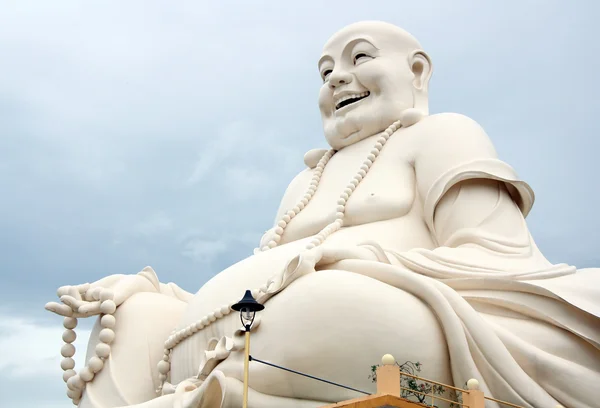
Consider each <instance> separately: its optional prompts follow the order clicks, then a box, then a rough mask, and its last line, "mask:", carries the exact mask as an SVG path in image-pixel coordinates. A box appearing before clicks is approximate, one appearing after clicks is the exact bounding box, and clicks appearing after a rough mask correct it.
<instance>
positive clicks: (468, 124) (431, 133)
mask: <svg viewBox="0 0 600 408" xmlns="http://www.w3.org/2000/svg"><path fill="white" fill-rule="evenodd" d="M418 127H419V129H420V132H419V133H420V134H419V139H420V140H421V141H422V142H423V143H422V145H423V146H424V147H427V148H428V149H431V148H432V146H438V147H439V148H441V149H445V148H446V147H449V145H454V146H455V147H458V146H465V145H472V144H475V145H480V144H485V145H488V144H491V141H490V139H489V137H488V135H487V134H486V133H485V130H484V129H483V128H482V127H481V125H479V123H477V122H476V121H475V120H473V119H471V118H469V117H468V116H465V115H462V114H460V113H437V114H435V115H430V116H426V117H424V118H423V119H422V120H421V121H420V122H419V123H418Z"/></svg>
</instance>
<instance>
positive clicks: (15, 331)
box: [0, 311, 90, 378]
mask: <svg viewBox="0 0 600 408" xmlns="http://www.w3.org/2000/svg"><path fill="white" fill-rule="evenodd" d="M64 330H65V329H63V328H62V325H58V324H56V325H51V326H49V325H45V324H41V323H39V322H38V321H37V320H36V319H35V318H32V317H27V316H19V317H17V316H14V315H12V314H9V313H8V312H6V311H0V373H2V374H1V375H3V376H9V377H13V376H14V377H18V378H29V377H31V376H35V377H38V378H42V377H44V376H56V377H59V378H62V369H61V368H60V362H61V360H62V357H61V355H60V349H61V347H62V346H63V344H64V342H63V341H62V334H63V332H64ZM75 332H76V333H77V339H76V340H75V343H74V345H75V348H76V350H77V352H76V353H75V367H76V368H75V369H76V370H78V369H80V368H82V367H83V363H84V361H85V354H86V349H87V341H88V339H89V336H90V330H89V329H82V328H76V330H75Z"/></svg>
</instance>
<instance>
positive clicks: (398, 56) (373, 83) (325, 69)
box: [319, 22, 420, 150]
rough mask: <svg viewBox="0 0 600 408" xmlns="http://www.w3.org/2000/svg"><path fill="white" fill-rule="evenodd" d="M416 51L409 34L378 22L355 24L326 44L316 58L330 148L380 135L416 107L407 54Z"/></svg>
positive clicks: (412, 78) (321, 103)
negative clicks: (321, 80)
mask: <svg viewBox="0 0 600 408" xmlns="http://www.w3.org/2000/svg"><path fill="white" fill-rule="evenodd" d="M419 48H420V46H419V43H418V42H417V41H416V40H415V39H414V38H413V37H412V36H410V34H408V33H406V32H405V31H403V30H401V29H399V28H398V27H395V26H393V25H391V24H387V23H381V22H364V23H357V24H353V25H351V26H348V27H346V28H344V29H342V30H341V31H339V32H338V33H337V34H335V35H334V36H333V37H332V38H331V39H330V40H329V41H328V42H327V44H326V45H325V47H324V49H323V55H322V57H321V59H320V60H319V72H320V73H321V78H322V79H323V86H322V87H321V91H320V93H319V108H320V110H321V117H322V119H323V128H324V131H325V138H326V139H327V142H328V143H329V144H330V145H331V147H333V148H334V149H338V150H339V149H341V148H343V147H345V146H348V145H351V144H352V143H356V142H357V141H359V140H362V139H364V138H366V137H369V136H372V135H375V134H377V133H380V132H382V131H383V130H385V129H386V128H387V127H388V126H389V125H391V124H392V123H393V122H394V121H396V120H398V118H399V116H400V113H402V112H403V111H404V110H406V109H409V108H412V107H414V94H415V86H414V82H415V67H414V66H412V63H411V55H413V54H414V51H415V50H419Z"/></svg>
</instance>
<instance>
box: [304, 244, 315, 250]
mask: <svg viewBox="0 0 600 408" xmlns="http://www.w3.org/2000/svg"><path fill="white" fill-rule="evenodd" d="M314 247H315V246H314V245H313V244H308V245H307V246H306V249H313V248H314Z"/></svg>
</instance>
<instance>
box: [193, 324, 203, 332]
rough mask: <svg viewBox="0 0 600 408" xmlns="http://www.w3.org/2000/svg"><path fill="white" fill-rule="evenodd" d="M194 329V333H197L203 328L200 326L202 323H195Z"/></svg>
mask: <svg viewBox="0 0 600 408" xmlns="http://www.w3.org/2000/svg"><path fill="white" fill-rule="evenodd" d="M194 327H195V329H196V331H199V330H202V329H203V328H204V325H203V324H202V322H196V323H194Z"/></svg>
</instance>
